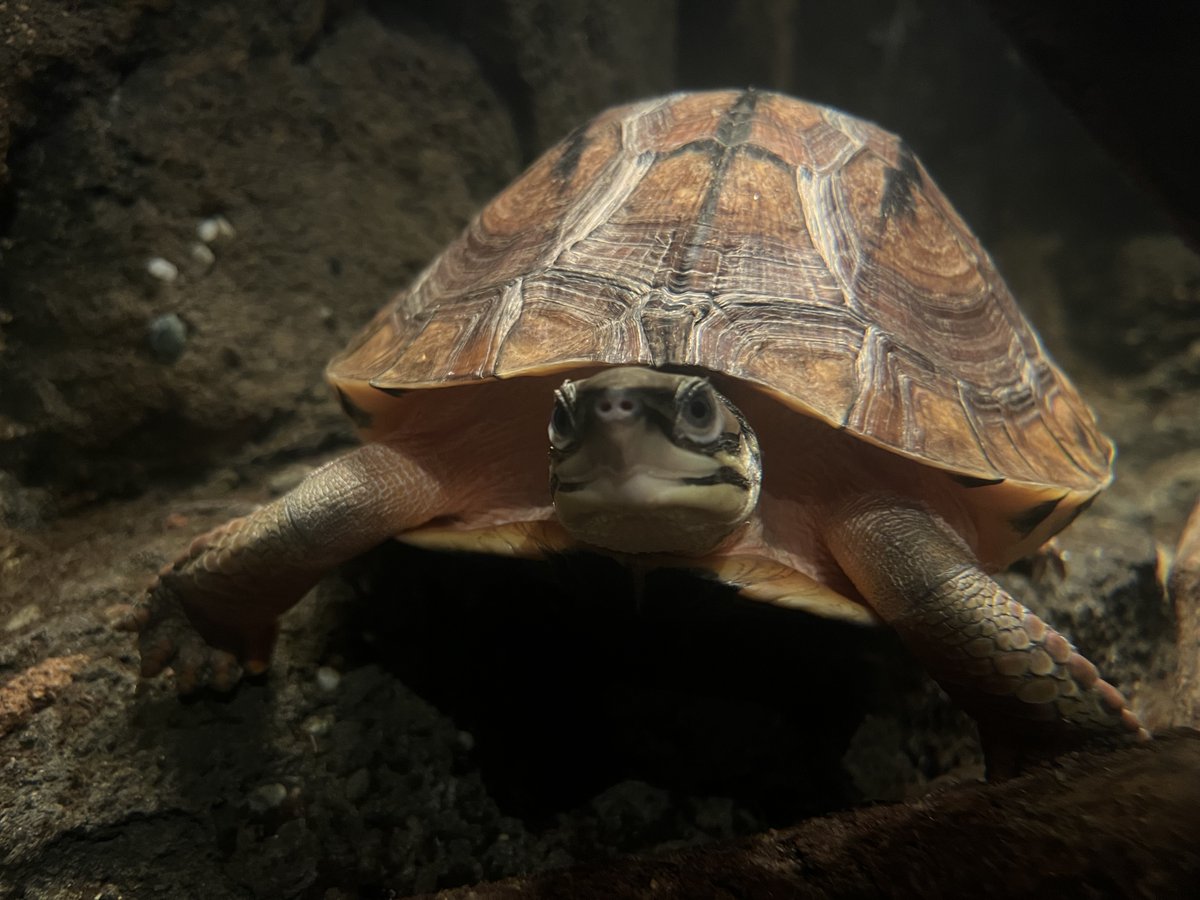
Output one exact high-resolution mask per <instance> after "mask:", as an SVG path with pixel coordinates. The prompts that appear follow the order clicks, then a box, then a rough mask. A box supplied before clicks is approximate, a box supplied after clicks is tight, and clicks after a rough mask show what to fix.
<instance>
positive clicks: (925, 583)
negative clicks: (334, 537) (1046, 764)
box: [827, 496, 1147, 776]
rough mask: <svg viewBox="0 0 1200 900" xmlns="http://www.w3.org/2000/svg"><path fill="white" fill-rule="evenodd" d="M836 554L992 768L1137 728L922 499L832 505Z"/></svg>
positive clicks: (1003, 769) (1109, 689) (1137, 732)
mask: <svg viewBox="0 0 1200 900" xmlns="http://www.w3.org/2000/svg"><path fill="white" fill-rule="evenodd" d="M827 540H828V543H829V548H830V550H831V552H832V553H833V555H834V557H835V558H836V559H837V561H838V564H839V565H840V566H841V567H842V569H843V570H844V571H845V572H846V574H847V575H848V576H849V577H850V579H851V580H852V581H853V582H854V584H855V586H856V587H857V588H858V590H859V591H860V592H861V593H862V594H863V596H864V597H865V598H866V600H867V602H868V603H870V605H871V607H872V608H873V609H874V610H875V612H876V613H877V614H878V615H879V616H880V617H881V618H882V619H884V620H885V621H886V622H887V623H888V624H890V625H891V626H892V627H893V628H895V629H896V631H897V633H899V635H900V637H901V639H902V640H903V641H904V642H905V644H906V645H907V646H908V647H909V648H910V649H911V650H912V652H913V653H914V655H916V656H917V657H918V659H919V660H920V661H921V662H922V664H923V665H924V666H925V667H926V669H927V670H928V671H929V672H930V674H931V675H932V676H933V677H934V678H935V679H936V680H937V681H938V683H939V684H941V686H942V687H943V688H944V689H945V690H946V692H947V693H948V694H950V695H951V697H953V698H954V699H955V701H956V702H958V703H959V704H960V705H961V706H962V707H963V708H964V709H966V710H967V711H968V712H969V713H971V715H972V716H973V717H974V718H975V719H976V721H977V722H978V723H979V726H980V736H981V737H982V739H983V741H984V751H985V753H986V754H987V757H988V769H989V774H990V775H993V776H994V775H998V774H1006V773H1010V772H1011V771H1013V770H1015V769H1017V768H1019V767H1020V765H1021V764H1022V762H1024V761H1027V760H1033V759H1037V758H1042V757H1046V756H1052V755H1053V754H1055V753H1057V752H1059V751H1061V750H1064V749H1068V748H1070V747H1073V746H1076V745H1079V744H1082V743H1084V742H1085V741H1087V740H1090V739H1091V738H1093V737H1096V736H1100V735H1109V736H1114V735H1131V736H1137V737H1140V738H1145V737H1146V736H1147V735H1146V731H1145V729H1143V728H1142V727H1141V724H1140V723H1139V722H1138V720H1137V717H1136V716H1135V715H1134V713H1133V711H1132V710H1131V709H1130V708H1129V706H1128V704H1127V703H1126V701H1125V698H1124V697H1122V696H1121V693H1120V692H1119V691H1118V690H1117V689H1116V688H1115V687H1113V686H1112V685H1111V684H1109V683H1108V682H1106V681H1104V680H1103V679H1102V678H1100V676H1099V674H1098V673H1097V671H1096V668H1095V666H1093V665H1092V664H1091V663H1090V662H1088V661H1087V660H1086V659H1085V658H1084V657H1082V656H1081V655H1080V654H1079V653H1078V652H1076V651H1075V649H1074V648H1073V647H1072V646H1071V644H1070V643H1069V642H1068V641H1067V639H1066V638H1064V637H1063V636H1062V635H1061V634H1059V633H1058V632H1056V631H1055V630H1054V629H1052V628H1050V627H1049V626H1048V625H1047V624H1046V623H1045V622H1043V621H1042V620H1041V619H1039V618H1038V617H1037V616H1035V615H1034V614H1033V613H1032V612H1030V611H1029V610H1028V609H1026V608H1025V607H1024V606H1022V605H1021V604H1020V603H1019V602H1018V601H1017V600H1016V599H1014V598H1013V597H1012V596H1011V595H1010V594H1009V593H1008V592H1007V591H1005V590H1004V589H1003V588H1002V587H1000V585H999V584H997V583H996V582H995V581H994V580H993V579H992V578H990V577H989V576H988V575H987V574H986V573H985V572H984V571H983V570H982V569H981V568H980V567H979V564H978V562H977V561H976V560H975V558H974V556H973V555H972V554H971V552H970V551H969V550H968V549H967V547H966V546H965V545H964V544H963V543H962V541H961V540H960V539H959V538H958V536H957V535H956V534H954V532H953V531H951V529H950V528H949V527H948V526H947V525H946V524H945V523H943V522H942V521H941V520H940V519H938V518H937V517H936V516H934V515H933V514H931V513H930V512H929V511H927V510H926V509H924V508H922V507H920V506H918V505H916V504H914V503H912V502H911V501H907V500H901V499H898V498H894V497H886V496H885V497H879V496H873V497H863V498H858V499H856V500H854V501H851V502H850V503H847V504H845V505H844V506H842V507H841V508H840V509H838V510H837V511H836V512H835V513H834V514H833V515H832V517H831V527H830V529H829V532H828V535H827Z"/></svg>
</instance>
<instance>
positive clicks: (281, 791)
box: [246, 782, 287, 813]
mask: <svg viewBox="0 0 1200 900" xmlns="http://www.w3.org/2000/svg"><path fill="white" fill-rule="evenodd" d="M286 799H287V788H286V787H284V786H283V785H282V784H280V783H279V782H274V783H272V784H264V785H262V786H261V787H257V788H255V789H254V790H253V791H251V792H250V796H249V797H247V798H246V802H247V803H248V804H249V805H250V809H251V810H252V811H253V812H258V813H261V812H266V811H267V810H269V809H275V808H276V807H277V806H279V804H281V803H282V802H283V801H284V800H286Z"/></svg>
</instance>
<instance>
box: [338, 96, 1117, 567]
mask: <svg viewBox="0 0 1200 900" xmlns="http://www.w3.org/2000/svg"><path fill="white" fill-rule="evenodd" d="M637 364H641V365H653V366H661V367H674V368H687V367H691V368H697V369H702V370H708V371H711V372H714V373H717V374H719V375H722V376H724V377H725V378H727V379H733V380H737V381H740V382H743V383H745V384H748V385H753V386H754V387H755V388H756V389H758V390H759V391H761V392H763V393H764V394H766V395H768V396H770V397H772V398H774V399H776V400H778V402H779V403H780V404H781V407H786V408H789V409H790V411H793V412H795V413H798V414H805V415H810V416H814V417H816V418H817V419H820V420H822V421H824V422H826V423H828V424H829V425H831V426H832V427H834V428H839V429H843V430H844V431H845V432H847V433H850V434H853V435H856V436H858V437H860V438H861V439H863V440H864V441H866V442H868V443H870V444H874V445H876V446H878V447H882V448H884V449H886V450H890V451H892V452H894V453H897V454H900V455H902V456H905V457H908V458H909V459H912V460H916V461H918V462H920V463H924V464H927V465H931V466H934V467H937V468H940V469H942V470H944V471H945V472H947V473H948V474H949V476H950V477H952V478H954V479H956V480H957V481H958V483H959V485H962V486H963V487H962V490H963V492H964V497H965V498H966V499H965V502H966V503H968V504H969V505H971V507H972V508H973V509H975V510H977V511H978V515H977V516H976V518H977V520H978V523H979V527H980V529H981V530H987V529H991V531H989V532H988V534H990V535H992V537H989V538H988V541H991V542H993V543H997V544H1000V543H1004V542H1005V541H1010V542H1012V541H1016V542H1017V543H1021V541H1022V540H1026V539H1021V538H1020V537H1019V536H1017V537H1014V536H1013V534H1014V532H1013V529H1014V528H1016V529H1017V530H1018V531H1019V530H1020V529H1022V528H1025V527H1027V526H1030V523H1032V525H1031V526H1030V527H1031V528H1032V531H1031V532H1030V534H1029V535H1028V538H1027V540H1028V541H1033V540H1034V539H1040V540H1044V539H1045V538H1046V537H1047V536H1048V534H1049V533H1052V532H1053V531H1054V530H1056V529H1057V528H1060V527H1062V526H1063V525H1064V524H1065V523H1066V522H1067V521H1069V518H1070V515H1071V513H1072V512H1073V511H1074V510H1075V509H1076V508H1077V507H1078V506H1079V505H1080V504H1082V503H1084V502H1086V501H1087V500H1088V499H1089V498H1091V497H1093V496H1094V495H1095V494H1096V493H1097V492H1098V491H1099V490H1100V489H1102V488H1103V487H1104V486H1105V485H1106V484H1107V483H1108V481H1109V479H1110V477H1111V463H1112V445H1111V443H1110V442H1109V441H1108V440H1107V438H1105V437H1104V436H1103V435H1102V434H1101V433H1100V431H1099V430H1098V428H1097V426H1096V423H1095V420H1094V418H1093V416H1092V413H1091V411H1090V410H1089V409H1088V408H1087V406H1086V405H1085V404H1084V403H1083V401H1082V400H1081V399H1080V398H1079V396H1078V394H1077V393H1076V392H1075V390H1074V388H1073V387H1072V386H1071V385H1070V383H1069V382H1068V381H1067V380H1066V378H1065V377H1064V376H1063V374H1062V373H1061V372H1060V371H1059V370H1058V368H1057V367H1056V366H1055V365H1054V364H1053V362H1051V361H1050V360H1049V358H1048V357H1047V356H1046V354H1045V352H1044V350H1043V348H1042V346H1041V343H1040V341H1039V340H1038V338H1037V336H1036V335H1035V334H1034V332H1033V330H1032V328H1031V327H1030V326H1029V324H1028V323H1027V322H1026V320H1025V319H1024V317H1023V316H1022V315H1021V313H1020V311H1019V309H1018V308H1017V306H1016V303H1015V301H1014V300H1013V298H1012V296H1011V295H1010V294H1009V291H1008V289H1007V287H1006V286H1005V284H1004V281H1003V279H1002V278H1001V276H1000V275H999V273H998V272H997V271H996V269H995V267H994V265H993V263H992V261H991V260H990V258H989V257H988V255H987V253H986V252H985V251H984V250H983V248H982V247H981V246H980V245H979V243H978V241H977V240H976V239H975V237H974V236H973V235H972V234H971V232H970V230H969V229H968V228H967V226H966V225H965V224H964V223H963V221H962V219H961V218H960V217H959V216H958V214H957V213H956V212H955V211H954V209H953V208H952V207H951V205H950V203H949V202H948V201H947V200H946V198H945V197H944V196H943V195H942V193H941V192H940V191H939V190H938V189H937V187H936V186H935V184H934V182H933V180H932V179H931V178H930V176H929V175H928V173H927V172H925V170H924V168H923V167H922V166H921V164H920V162H919V161H918V160H917V158H916V157H915V156H914V155H913V154H912V152H911V151H910V150H909V149H908V148H907V147H905V145H904V144H903V143H902V142H901V141H900V140H899V139H898V138H896V137H895V136H894V135H892V134H889V133H888V132H886V131H884V130H883V129H881V128H878V127H877V126H875V125H872V124H870V123H868V122H864V121H862V120H860V119H856V118H854V117H851V116H848V115H846V114H845V113H842V112H839V111H837V110H834V109H830V108H828V107H822V106H818V105H815V104H811V103H805V102H802V101H799V100H794V99H791V98H788V97H784V96H782V95H778V94H771V93H754V92H745V91H740V92H739V91H721V92H710V93H690V94H677V95H672V96H668V97H660V98H656V99H653V100H648V101H645V102H641V103H636V104H632V105H630V106H625V107H621V108H618V109H613V110H609V111H607V112H605V113H603V114H602V115H600V116H598V117H597V118H596V119H595V120H593V121H592V122H591V123H589V124H587V125H585V126H582V127H581V128H579V129H577V130H576V131H574V132H572V134H571V135H569V136H568V137H567V138H566V139H565V140H564V142H563V143H561V144H560V145H559V146H557V147H555V148H552V149H550V150H549V151H548V152H547V153H546V154H545V155H544V156H543V157H542V158H541V159H540V160H538V161H537V162H535V163H534V164H533V166H532V167H531V168H530V169H529V170H528V171H527V172H526V173H525V174H524V175H522V176H521V177H519V178H518V179H517V180H516V181H515V182H513V184H512V185H511V186H510V187H509V188H507V189H506V190H505V191H503V192H502V193H501V194H500V195H499V196H498V197H497V198H496V199H495V200H493V201H492V203H490V204H489V205H488V206H487V207H486V208H485V209H484V210H483V211H482V212H481V213H480V214H479V215H478V216H477V217H476V218H475V220H474V221H472V222H471V223H470V225H468V227H467V228H466V230H465V231H464V233H463V235H462V236H461V237H460V238H459V239H458V240H457V241H455V242H454V243H453V244H451V245H450V246H449V247H448V248H447V249H446V251H445V252H444V253H443V254H442V255H441V256H440V257H438V258H437V259H436V260H435V261H434V262H433V263H432V264H431V265H430V266H429V267H428V268H427V269H426V270H425V271H424V272H423V273H422V274H421V275H420V276H419V277H418V278H417V279H416V281H415V282H414V284H413V285H412V287H411V288H410V289H409V290H408V291H406V292H404V293H403V294H401V295H400V296H399V297H397V298H396V300H395V301H394V302H393V304H392V306H391V307H390V308H389V309H387V310H384V311H383V312H381V313H380V314H379V315H378V316H377V317H376V318H375V319H374V320H373V322H372V323H371V324H370V325H369V326H368V328H367V329H366V331H365V332H364V334H363V335H361V336H360V337H359V338H358V339H357V340H356V341H355V342H354V343H352V344H351V345H350V347H349V348H348V349H347V350H346V351H345V352H344V353H343V354H342V355H340V356H339V357H337V358H336V359H335V360H334V361H333V362H332V363H331V365H330V369H329V376H330V378H331V380H332V381H333V382H334V383H335V384H336V385H338V386H339V387H341V388H342V389H343V390H344V392H345V393H346V394H347V395H350V396H353V397H358V398H361V397H363V396H364V389H363V386H365V385H368V384H369V385H371V386H373V387H375V388H378V389H380V390H386V391H393V390H401V389H420V388H430V387H440V386H445V385H454V384H471V383H475V382H479V381H482V380H491V379H495V378H515V377H519V376H523V375H549V374H553V373H556V372H559V371H563V372H565V371H568V370H575V369H585V368H590V367H599V366H612V365H637ZM365 393H367V394H370V393H371V392H370V391H366V392H365ZM375 394H378V391H376V392H375ZM396 402H403V401H401V400H397V401H396ZM1055 498H1057V500H1056V502H1055V503H1054V504H1053V505H1047V504H1048V503H1049V501H1051V500H1055ZM1034 509H1037V510H1039V511H1041V510H1043V509H1046V510H1049V512H1047V513H1046V517H1044V520H1041V521H1039V522H1036V523H1035V522H1034V521H1033V519H1034V517H1033V515H1032V510H1034ZM1022 513H1024V514H1025V515H1024V518H1022ZM1014 518H1016V519H1017V520H1018V521H1017V522H1016V523H1015V524H1010V523H1013V522H1014ZM1001 532H1006V533H1007V534H1008V535H1009V536H1008V537H1003V536H1002V535H1001Z"/></svg>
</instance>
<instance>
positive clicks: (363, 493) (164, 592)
mask: <svg viewBox="0 0 1200 900" xmlns="http://www.w3.org/2000/svg"><path fill="white" fill-rule="evenodd" d="M440 483H441V482H440V479H438V478H436V477H434V476H433V475H432V474H431V473H429V472H428V471H426V470H425V468H424V467H423V466H422V465H420V464H419V462H417V461H416V460H414V459H412V458H410V457H408V456H406V455H404V454H403V453H402V452H400V451H398V450H395V449H393V448H391V447H387V446H384V445H381V444H371V445H369V446H366V447H362V448H359V449H358V450H355V451H353V452H351V453H348V454H347V455H345V456H343V457H340V458H338V459H335V460H333V461H332V462H329V463H327V464H326V465H324V466H322V467H321V468H319V469H317V470H316V471H315V472H313V473H312V474H311V475H309V476H308V477H307V478H306V479H305V480H304V481H303V482H301V483H300V485H298V486H297V487H296V488H295V489H294V490H292V491H290V492H289V493H287V494H285V495H284V496H283V497H280V498H279V499H278V500H275V501H274V502H272V503H269V504H267V505H266V506H263V507H261V508H259V509H258V510H256V511H255V512H253V513H251V514H250V515H248V516H243V517H241V518H238V519H233V520H232V521H229V522H226V523H225V524H224V525H220V526H218V527H217V528H214V529H213V530H212V531H209V532H208V533H207V534H204V535H202V536H201V537H199V538H197V539H196V540H195V541H193V542H192V544H191V546H190V547H189V548H188V549H187V551H186V552H185V553H184V554H183V555H181V556H180V557H179V558H178V559H177V560H175V561H174V562H173V563H172V564H170V565H168V566H166V567H165V568H164V569H163V570H162V571H161V572H160V573H159V575H158V578H157V579H156V580H155V582H154V584H152V585H151V587H150V588H149V590H148V591H147V592H146V594H145V595H144V596H143V597H142V598H141V599H140V600H139V601H138V602H137V603H136V604H135V606H134V609H133V611H132V612H131V613H130V615H129V616H128V617H127V618H126V620H125V621H124V622H123V623H122V625H123V627H125V628H127V629H128V630H135V631H137V632H139V637H138V645H139V649H140V651H141V656H142V674H143V675H144V676H152V675H157V674H158V673H159V672H161V671H162V670H163V669H164V668H166V667H167V666H172V667H173V668H174V670H175V674H176V686H177V689H178V690H179V692H180V693H189V692H191V691H194V690H197V689H198V688H202V687H205V686H210V687H214V688H217V689H219V690H228V689H229V688H231V687H232V686H233V685H234V684H236V682H237V681H238V679H239V678H240V677H241V674H242V668H243V667H245V669H246V670H248V671H250V672H252V673H257V672H261V671H263V670H264V669H265V668H266V667H267V663H268V661H269V660H270V656H271V650H272V648H273V646H274V643H275V637H276V634H277V632H278V619H279V616H280V615H282V614H283V613H284V612H286V611H287V610H288V609H290V608H291V607H292V606H294V605H295V604H296V603H297V602H299V600H300V599H301V598H302V597H303V596H304V595H305V594H306V593H307V592H308V590H309V589H310V588H311V587H312V586H313V585H314V584H316V582H317V581H318V580H320V578H321V577H322V576H323V575H324V574H325V573H326V572H328V571H329V570H330V569H332V568H333V567H335V566H337V565H338V564H340V563H342V562H344V561H346V560H348V559H350V558H352V557H354V556H356V555H358V554H359V553H362V552H364V551H366V550H369V549H370V548H372V547H374V546H375V545H377V544H379V543H380V542H381V541H383V540H384V539H386V538H388V537H392V536H395V535H397V534H400V533H401V532H403V531H406V530H408V529H410V528H413V527H415V526H417V525H420V524H421V523H423V522H425V521H428V520H429V519H430V518H432V517H434V516H436V515H438V514H439V513H442V512H445V511H446V505H447V503H446V498H445V497H444V496H443V494H442V492H441V490H440V488H439V484H440Z"/></svg>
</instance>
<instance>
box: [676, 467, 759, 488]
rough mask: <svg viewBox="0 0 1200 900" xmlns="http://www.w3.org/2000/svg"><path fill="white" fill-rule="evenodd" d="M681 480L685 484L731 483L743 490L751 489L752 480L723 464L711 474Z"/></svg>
mask: <svg viewBox="0 0 1200 900" xmlns="http://www.w3.org/2000/svg"><path fill="white" fill-rule="evenodd" d="M679 480H680V481H682V482H683V483H684V484H698V485H708V484H731V485H733V486H734V487H736V488H741V489H742V490H743V491H748V490H750V482H749V481H748V480H747V479H746V477H745V476H744V475H742V474H741V473H740V472H738V471H737V470H736V469H731V468H730V467H729V466H721V468H719V469H717V471H715V472H713V473H712V474H711V475H700V476H698V477H696V478H681V479H679Z"/></svg>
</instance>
